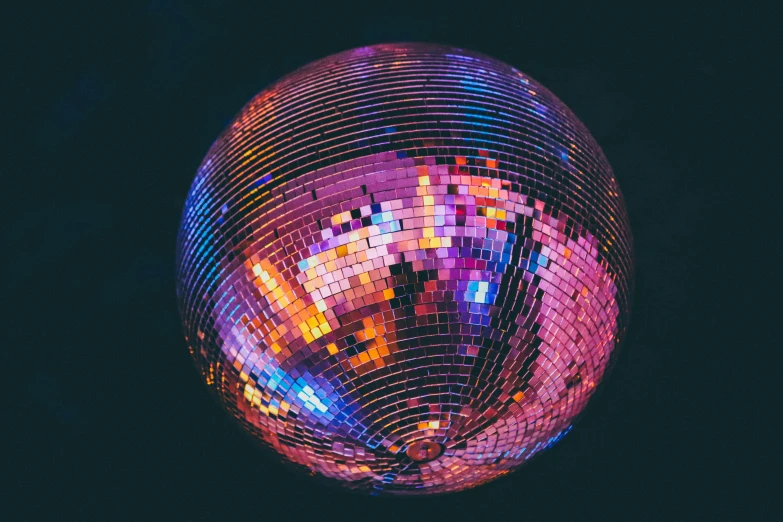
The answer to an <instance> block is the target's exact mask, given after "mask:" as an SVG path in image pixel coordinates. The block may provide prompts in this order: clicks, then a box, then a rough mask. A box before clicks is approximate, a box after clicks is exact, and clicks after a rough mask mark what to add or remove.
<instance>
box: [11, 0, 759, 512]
mask: <svg viewBox="0 0 783 522" xmlns="http://www.w3.org/2000/svg"><path fill="white" fill-rule="evenodd" d="M295 4H296V3H295V2H290V1H289V2H283V3H281V4H267V3H266V2H253V3H243V2H239V1H226V2H204V1H198V2H196V1H194V2H188V1H185V0H150V1H147V0H145V1H139V2H131V3H130V5H119V3H118V2H91V3H80V4H79V5H73V4H70V3H67V2H62V3H57V4H55V3H52V5H46V6H42V5H40V4H39V5H26V6H25V5H23V6H17V7H16V8H15V9H14V10H13V11H12V12H11V13H10V14H8V15H7V16H5V17H4V18H5V20H4V25H5V26H6V27H5V28H4V38H7V39H8V45H7V46H5V49H6V50H8V51H10V52H8V53H6V58H5V63H6V66H5V67H4V69H5V74H6V75H7V78H6V79H7V82H4V83H5V84H6V85H9V86H10V87H11V90H12V92H11V93H10V94H9V96H7V98H6V102H10V103H8V107H7V112H6V114H7V117H6V118H5V125H3V133H4V135H3V143H4V145H5V146H6V147H8V152H7V153H6V154H4V157H5V161H4V162H3V166H2V172H3V174H2V177H3V184H4V185H5V186H8V187H10V193H11V196H12V197H11V199H10V202H9V203H8V204H6V205H4V206H3V209H2V212H3V223H2V234H3V236H2V242H3V245H4V247H3V252H4V255H3V256H2V257H3V259H4V262H5V263H6V268H5V272H4V274H3V277H4V280H3V285H4V287H3V290H2V292H3V294H4V297H3V301H4V302H5V303H7V304H8V305H10V306H9V308H8V309H9V312H8V313H7V315H6V317H7V318H10V319H11V320H10V321H8V324H7V325H6V326H5V327H3V334H4V337H5V341H4V342H3V345H4V346H3V356H4V358H5V359H6V361H5V362H4V363H3V368H2V369H3V374H4V378H3V381H4V382H3V384H4V385H5V386H8V388H9V392H8V393H4V394H3V400H4V402H5V403H6V405H7V406H8V409H7V411H8V412H9V414H8V415H7V416H6V422H7V423H8V425H7V426H8V427H7V429H6V431H7V432H9V433H10V434H11V435H12V436H11V437H10V439H9V440H10V442H8V443H6V445H5V446H6V447H5V453H6V455H5V456H4V458H5V459H6V461H7V465H4V466H3V467H4V470H5V471H6V474H7V477H8V479H9V480H7V481H4V482H5V484H6V485H5V486H3V488H2V492H0V495H2V496H3V498H4V499H5V500H4V501H3V503H2V504H3V507H2V509H4V510H5V513H6V514H8V513H10V514H11V515H12V516H11V517H10V518H7V520H17V519H38V518H42V517H44V516H47V515H48V516H51V517H53V518H52V519H54V520H66V519H67V520H80V519H81V520H83V519H99V520H119V519H133V520H201V519H210V520H222V519H228V518H231V519H251V520H300V519H302V520H305V519H317V520H345V521H349V520H387V519H388V520H441V519H449V520H463V519H464V520H484V519H487V520H488V519H501V518H502V519H504V520H538V519H544V520H550V519H552V520H560V519H562V520H575V519H578V518H585V519H587V520H700V519H713V520H714V519H745V517H747V516H756V515H761V516H760V517H759V518H764V517H765V516H771V513H772V512H771V511H770V510H769V506H768V505H766V504H763V503H752V502H751V501H750V500H749V498H750V496H749V495H747V494H748V493H750V492H751V491H750V490H751V486H750V485H749V484H747V483H744V482H743V481H742V480H741V479H739V480H738V477H740V478H741V477H742V476H743V475H742V473H743V472H744V471H745V467H744V464H743V463H742V462H741V461H742V460H743V457H741V456H740V455H741V452H740V447H739V444H740V441H744V442H742V444H746V443H747V442H748V441H747V439H743V436H744V434H743V433H741V429H740V428H739V427H738V426H739V425H741V424H743V421H742V420H741V419H740V418H739V417H738V416H739V415H740V412H739V410H740V409H741V408H740V407H741V405H742V404H745V403H744V402H743V400H738V399H737V393H738V386H737V385H736V384H732V383H736V378H737V374H736V370H729V369H728V368H729V366H727V365H724V364H723V363H724V362H728V361H730V360H732V359H733V358H735V357H736V356H738V355H739V354H738V353H737V351H736V346H738V345H737V343H736V336H735V333H734V331H733V330H734V326H735V325H736V323H737V321H738V318H737V315H736V314H737V310H736V307H735V309H732V308H731V307H727V306H726V305H725V304H723V303H722V301H721V300H720V298H719V297H720V295H722V294H723V293H724V292H729V291H731V290H736V289H737V288H739V287H740V286H741V285H742V281H741V280H740V279H739V278H737V277H731V276H727V274H729V275H730V274H732V273H733V272H732V270H733V269H734V268H736V267H738V266H742V264H743V262H744V261H743V259H742V255H741V254H737V253H734V254H731V255H722V254H721V247H720V246H719V245H724V244H725V242H726V241H727V237H729V238H731V237H733V238H734V239H731V240H729V241H734V242H736V241H737V240H738V239H737V238H738V237H739V236H740V235H741V234H740V232H741V230H740V229H739V225H737V224H736V221H735V220H734V218H733V217H732V216H733V214H732V213H729V215H728V216H727V209H729V208H735V207H731V206H730V203H731V202H732V201H735V202H736V198H737V197H738V196H737V195H736V193H735V192H733V180H734V179H735V178H736V176H738V175H739V176H742V175H744V174H743V172H744V170H743V169H744V168H745V166H746V163H745V160H744V159H742V158H740V157H739V156H736V157H735V156H733V155H731V154H727V150H729V149H727V147H728V146H729V145H728V144H727V139H726V136H725V133H724V129H726V128H727V127H731V126H737V125H746V124H750V118H751V116H750V115H749V114H748V111H747V108H748V103H749V102H748V100H747V98H746V99H744V101H743V102H742V103H739V102H736V101H733V100H736V99H737V93H738V82H737V81H736V80H733V81H729V79H728V78H729V76H730V77H731V78H735V79H736V78H737V77H742V76H743V75H744V74H745V73H746V72H748V71H749V70H751V69H753V68H754V67H757V66H759V64H757V63H754V62H753V58H748V56H747V55H746V53H745V52H743V48H742V47H741V46H739V45H738V42H741V41H743V39H744V38H745V37H746V36H748V37H749V36H750V35H751V34H752V33H753V32H754V31H753V27H752V25H751V24H750V22H749V20H745V19H744V18H743V16H742V15H741V14H740V12H729V11H725V12H724V11H720V9H719V8H718V7H715V6H709V7H706V6H705V8H704V10H702V9H697V8H693V9H690V8H687V7H683V6H678V7H677V8H676V9H669V8H663V7H662V6H660V5H658V4H656V5H653V6H650V7H649V8H647V7H644V8H639V7H632V6H631V5H630V4H631V3H628V5H623V6H611V7H610V6H608V5H607V6H605V7H602V8H598V7H594V6H592V7H589V6H583V7H580V8H575V7H573V6H568V5H558V6H554V5H547V6H543V7H535V8H529V7H522V4H523V3H522V2H519V3H515V4H514V5H517V7H514V8H509V7H501V6H494V5H491V4H490V3H487V2H475V3H473V4H469V5H464V6H463V5H461V4H460V5H457V4H453V3H452V4H449V5H448V7H442V8H438V7H430V6H424V5H423V4H421V3H419V4H414V5H412V6H403V5H402V4H397V3H394V2H375V3H373V5H371V6H365V7H362V8H353V7H343V6H339V5H337V4H335V5H320V6H319V7H317V8H315V9H309V8H305V7H304V6H303V5H295ZM585 4H592V2H585ZM406 40H413V41H430V42H438V43H449V44H453V45H457V46H462V47H466V48H471V49H475V50H478V51H481V52H484V53H486V54H489V55H492V56H494V57H497V58H499V59H501V60H504V61H506V62H508V63H510V64H512V65H514V66H516V67H517V68H519V69H520V70H522V71H525V72H526V73H528V74H530V75H531V76H532V77H534V78H536V79H537V80H539V81H540V82H542V83H543V84H544V85H545V86H547V87H548V88H549V89H550V90H552V91H553V92H554V93H555V94H556V95H557V96H558V97H560V98H561V99H562V100H563V101H564V102H565V103H566V104H567V105H569V106H570V107H571V108H572V109H573V110H574V111H575V112H576V114H577V115H578V116H579V117H580V118H581V119H582V120H583V121H584V122H585V123H586V124H587V126H588V128H590V129H591V131H592V132H593V134H594V136H595V137H596V139H597V140H598V142H599V143H600V144H601V146H602V147H603V149H604V151H605V152H606V154H607V156H608V158H609V160H610V162H611V163H612V165H613V167H614V170H615V172H616V176H617V178H618V180H619V182H620V186H621V188H622V190H623V192H624V195H625V197H626V201H627V205H628V210H629V214H630V217H631V222H632V226H633V232H634V235H635V245H636V246H635V248H636V258H637V259H636V267H637V273H638V274H637V280H636V282H637V286H636V289H637V295H636V299H635V305H634V309H633V313H632V320H631V328H630V332H629V335H628V338H627V341H626V343H625V348H624V351H623V352H622V354H621V357H620V358H619V362H618V364H617V365H616V367H615V370H614V372H613V373H612V374H611V376H610V378H609V379H608V381H607V382H606V383H605V385H604V386H603V389H602V390H601V392H600V393H599V395H598V396H597V397H596V398H595V399H594V401H593V403H592V404H591V406H590V408H589V409H588V412H587V415H586V416H585V417H584V418H583V420H582V421H581V422H580V423H579V424H578V425H577V426H576V427H575V429H574V430H573V431H572V432H571V433H570V434H569V435H568V436H566V437H565V438H564V439H563V440H562V441H561V442H560V443H559V444H558V445H556V446H555V447H554V448H553V449H551V450H550V451H548V452H546V453H545V454H544V455H543V456H541V457H540V458H538V459H536V460H534V461H533V462H531V463H530V464H528V465H527V466H525V467H523V468H522V469H520V470H519V471H517V472H516V473H514V474H512V475H510V476H508V477H506V478H503V479H501V480H498V481H496V482H494V483H491V484H489V485H486V486H483V487H480V488H477V489H474V490H470V491H467V492H464V493H461V494H458V495H451V496H441V497H431V498H424V497H422V498H416V499H384V498H381V499H378V498H369V497H362V496H357V495H354V494H351V493H347V492H344V491H341V490H338V489H332V488H324V487H323V486H322V485H320V484H318V483H315V482H313V481H312V480H311V479H310V478H308V477H306V476H300V475H296V474H292V473H291V472H290V470H289V469H288V468H286V467H284V466H283V465H281V464H279V463H278V461H277V459H276V458H275V456H274V455H272V454H270V453H269V452H266V451H264V450H261V449H259V448H258V447H257V446H256V444H255V443H254V442H253V441H252V440H250V439H249V438H248V437H247V436H245V435H244V434H243V433H242V432H241V431H240V430H239V429H238V428H237V427H236V426H235V425H234V424H233V422H232V421H231V420H230V419H229V418H228V417H227V416H225V414H223V412H222V411H221V410H220V409H219V408H218V407H217V405H216V404H215V403H214V402H213V401H212V400H211V399H210V397H209V396H208V395H207V392H206V388H205V387H204V386H203V385H202V383H201V382H200V379H199V378H198V375H197V372H196V371H195V369H194V367H193V365H192V364H191V362H190V358H189V355H188V353H187V349H186V347H185V342H184V339H183V336H182V332H181V329H180V323H179V318H178V315H177V309H176V301H175V295H174V279H173V273H174V249H175V236H176V232H177V228H178V225H179V218H180V214H181V211H182V207H183V203H184V199H185V195H186V192H187V190H188V187H189V184H190V182H191V180H192V178H193V176H194V174H195V171H196V168H197V166H198V164H199V163H200V161H201V159H202V158H203V156H204V155H205V153H206V151H207V148H208V147H209V145H210V144H211V142H212V140H213V139H214V138H216V137H217V135H218V133H219V132H220V131H221V129H222V128H223V126H224V125H226V124H227V123H228V121H229V120H230V119H231V118H232V117H233V115H234V114H235V113H236V112H237V111H238V110H239V109H240V108H241V106H242V105H243V104H244V103H245V102H246V101H247V100H249V99H250V97H251V96H252V95H253V94H254V93H256V92H257V91H259V90H260V89H261V88H262V87H264V86H265V85H266V84H268V83H269V82H271V81H273V80H275V79H276V78H278V77H280V76H281V75H283V74H285V73H287V72H289V71H291V70H293V69H294V68H296V67H298V66H300V65H303V64H305V63H307V62H309V61H311V60H313V59H316V58H319V57H322V56H324V55H327V54H330V53H333V52H337V51H340V50H343V49H347V48H351V47H356V46H360V45H366V44H371V43H378V42H388V41H406ZM757 59H758V58H757ZM6 183H8V184H7V185H6ZM4 192H8V191H5V190H4ZM740 206H741V205H740ZM739 212H741V210H740V211H739ZM745 261H747V260H745ZM750 380H751V379H750V378H749V381H750ZM739 387H741V386H739ZM742 393H745V392H742ZM730 477H731V478H730ZM751 513H753V515H751ZM3 518H5V517H3ZM759 518H757V519H759Z"/></svg>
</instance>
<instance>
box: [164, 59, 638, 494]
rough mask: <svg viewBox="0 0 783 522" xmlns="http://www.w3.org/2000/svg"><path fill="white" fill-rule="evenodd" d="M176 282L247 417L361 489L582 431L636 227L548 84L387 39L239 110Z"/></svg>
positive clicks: (215, 368) (445, 472)
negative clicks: (576, 425) (579, 423)
mask: <svg viewBox="0 0 783 522" xmlns="http://www.w3.org/2000/svg"><path fill="white" fill-rule="evenodd" d="M177 279H178V298H179V305H180V312H181V315H182V320H183V323H184V328H185V333H186V338H187V342H188V346H189V348H190V351H191V353H192V355H193V358H194V359H195V361H196V364H197V366H198V368H199V369H200V371H201V374H202V376H203V378H204V380H205V381H206V384H207V385H208V386H209V387H210V388H211V389H212V390H214V392H215V393H216V395H217V397H218V398H219V400H220V403H221V404H222V405H223V406H224V407H225V408H226V409H227V410H228V411H229V412H230V413H231V414H232V415H233V416H234V417H235V418H236V419H237V420H239V421H240V422H241V424H242V425H243V426H244V427H245V428H246V429H247V430H249V431H250V432H251V433H252V434H253V435H255V436H256V437H257V438H258V439H260V440H262V441H263V442H264V443H265V444H266V445H268V446H269V447H271V448H273V449H274V450H276V451H277V452H278V453H280V454H281V455H282V456H283V457H284V459H285V460H286V461H289V462H291V463H294V464H297V465H300V466H303V467H305V468H306V469H307V470H309V471H310V472H312V473H313V474H317V475H321V476H323V477H327V478H329V479H334V480H335V481H337V482H339V483H341V484H344V485H346V486H348V487H350V488H354V489H358V490H363V491H367V492H369V493H372V494H378V493H394V494H411V493H442V492H448V491H457V490H461V489H465V488H469V487H473V486H476V485H478V484H482V483H485V482H487V481H489V480H492V479H494V478H497V477H499V476H501V475H504V474H506V473H508V472H510V471H511V470H513V469H515V468H517V467H518V466H520V465H521V464H523V463H524V462H525V461H527V460H528V459H530V458H531V457H533V456H534V455H536V454H537V453H539V452H541V451H542V450H544V449H546V448H548V447H550V446H551V445H552V444H554V443H555V442H557V441H558V440H559V439H560V438H561V437H562V436H563V435H564V434H565V433H566V432H568V430H569V429H570V427H571V426H572V424H573V422H574V420H575V418H576V416H577V415H578V414H579V413H580V412H581V411H582V410H583V409H584V407H585V405H586V404H587V401H588V399H589V398H590V396H591V395H592V394H593V393H594V391H595V389H596V386H597V385H598V384H599V382H600V381H601V379H602V378H603V377H604V375H605V373H606V371H607V367H608V365H609V364H610V363H611V362H612V361H613V360H614V356H613V354H615V352H616V349H617V347H618V345H619V343H620V341H621V338H622V336H623V333H624V331H625V328H626V324H627V320H628V313H629V301H630V297H631V282H632V255H631V235H630V231H629V226H628V220H627V216H626V212H625V208H624V203H623V200H622V196H621V195H620V190H619V188H618V186H617V183H616V181H615V179H614V176H613V174H612V170H611V168H610V166H609V164H608V162H607V160H606V158H605V156H604V154H603V153H602V151H601V149H600V148H599V146H598V145H597V143H596V142H595V140H594V139H593V138H592V137H591V136H590V134H589V132H588V131H587V129H586V128H585V127H584V125H583V124H582V123H581V122H580V121H579V120H578V119H577V118H576V116H574V114H573V113H572V112H571V111H570V110H569V109H568V108H567V107H565V105H563V103H562V102H560V101H559V100H558V99H557V98H556V97H555V96H554V95H552V94H551V93H550V92H549V91H547V90H546V89H545V88H544V87H542V86H541V85H540V84H538V83H536V82H535V81H534V80H533V79H531V78H530V77H528V76H527V75H525V74H523V73H521V72H519V71H518V70H516V69H515V68H513V67H511V66H509V65H506V64H504V63H502V62H499V61H497V60H494V59H492V58H489V57H487V56H484V55H482V54H478V53H475V52H470V51H465V50H463V49H458V48H452V47H445V46H436V45H425V44H392V45H376V46H371V47H363V48H359V49H354V50H350V51H346V52H343V53H340V54H336V55H333V56H330V57H327V58H324V59H322V60H319V61H316V62H314V63H311V64H309V65H306V66H305V67H302V68H301V69H299V70H297V71H296V72H294V73H292V74H290V75H289V76H286V77H284V78H283V79H281V80H280V81H278V82H276V83H275V84H273V85H272V86H270V87H268V88H266V89H265V90H263V91H262V92H261V93H260V94H258V95H257V96H256V97H255V98H253V99H252V100H251V101H250V102H249V103H248V104H247V106H245V108H244V109H242V111H241V112H240V113H239V115H238V116H237V117H236V119H235V120H234V121H233V122H232V123H231V124H230V125H229V126H228V128H227V129H226V130H225V131H224V132H223V133H222V135H221V136H220V137H219V138H218V140H217V141H216V142H215V143H214V145H213V146H212V148H211V149H210V150H209V153H208V154H207V156H206V158H205V160H204V162H203V163H202V164H201V166H200V168H199V170H198V173H197V175H196V179H195V181H194V182H193V185H192V187H191V189H190V192H189V195H188V198H187V202H186V205H185V210H184V214H183V218H182V225H181V229H180V235H179V243H178V278H177Z"/></svg>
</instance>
